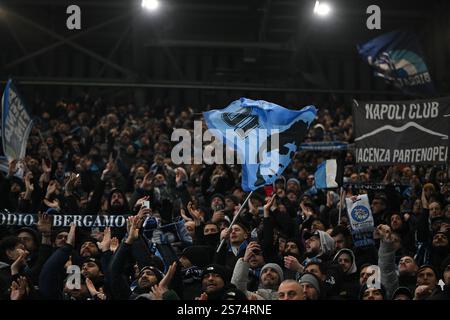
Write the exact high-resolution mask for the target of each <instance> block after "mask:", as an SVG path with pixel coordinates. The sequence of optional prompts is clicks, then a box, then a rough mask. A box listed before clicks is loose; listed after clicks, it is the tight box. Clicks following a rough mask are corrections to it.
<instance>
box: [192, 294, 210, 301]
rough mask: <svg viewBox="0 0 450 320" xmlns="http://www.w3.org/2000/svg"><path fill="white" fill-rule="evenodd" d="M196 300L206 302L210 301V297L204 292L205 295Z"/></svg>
mask: <svg viewBox="0 0 450 320" xmlns="http://www.w3.org/2000/svg"><path fill="white" fill-rule="evenodd" d="M195 300H201V301H206V300H208V295H207V294H206V293H205V292H203V293H202V294H201V295H200V297H197V298H195Z"/></svg>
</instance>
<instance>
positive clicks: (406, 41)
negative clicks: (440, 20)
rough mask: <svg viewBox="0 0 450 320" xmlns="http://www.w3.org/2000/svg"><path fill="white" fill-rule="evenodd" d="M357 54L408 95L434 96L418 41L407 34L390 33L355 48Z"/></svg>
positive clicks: (377, 72) (378, 74) (400, 32)
mask: <svg viewBox="0 0 450 320" xmlns="http://www.w3.org/2000/svg"><path fill="white" fill-rule="evenodd" d="M358 52H359V54H360V55H361V56H362V57H363V58H364V59H365V60H366V61H367V62H368V63H369V65H371V66H372V67H373V68H374V69H375V75H376V76H378V77H381V78H384V79H386V81H388V82H390V83H392V84H394V85H395V86H396V87H397V88H399V89H401V90H402V91H403V93H405V94H409V95H417V96H423V95H433V94H435V90H434V86H433V82H432V80H431V76H430V73H429V72H428V68H427V65H426V64H425V61H424V58H423V53H422V49H421V47H420V43H419V40H418V38H417V37H416V36H415V35H414V34H412V33H410V32H406V31H393V32H390V33H387V34H384V35H381V36H379V37H377V38H375V39H372V40H370V41H369V42H367V43H365V44H362V45H359V46H358Z"/></svg>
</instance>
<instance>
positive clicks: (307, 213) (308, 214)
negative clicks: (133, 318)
mask: <svg viewBox="0 0 450 320" xmlns="http://www.w3.org/2000/svg"><path fill="white" fill-rule="evenodd" d="M300 209H301V210H302V212H303V214H304V215H305V216H306V217H311V216H312V215H313V212H312V210H311V209H310V208H308V207H306V206H305V204H304V203H303V202H300Z"/></svg>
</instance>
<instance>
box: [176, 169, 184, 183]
mask: <svg viewBox="0 0 450 320" xmlns="http://www.w3.org/2000/svg"><path fill="white" fill-rule="evenodd" d="M185 177H186V176H185V174H184V172H183V170H180V169H178V168H177V169H175V183H176V185H177V186H179V185H180V184H181V182H182V181H183V179H184V178H185Z"/></svg>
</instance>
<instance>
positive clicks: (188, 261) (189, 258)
mask: <svg viewBox="0 0 450 320" xmlns="http://www.w3.org/2000/svg"><path fill="white" fill-rule="evenodd" d="M213 255H214V249H213V248H211V247H209V246H192V247H187V248H186V249H184V250H183V253H182V254H181V257H180V258H179V265H180V267H181V270H179V271H180V274H181V278H182V279H181V280H182V283H183V285H182V290H180V291H181V293H182V295H181V297H182V299H183V300H193V299H194V298H195V297H198V296H199V295H200V294H201V292H202V275H203V269H204V268H205V267H206V266H207V265H209V264H210V263H211V261H212V257H213Z"/></svg>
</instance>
